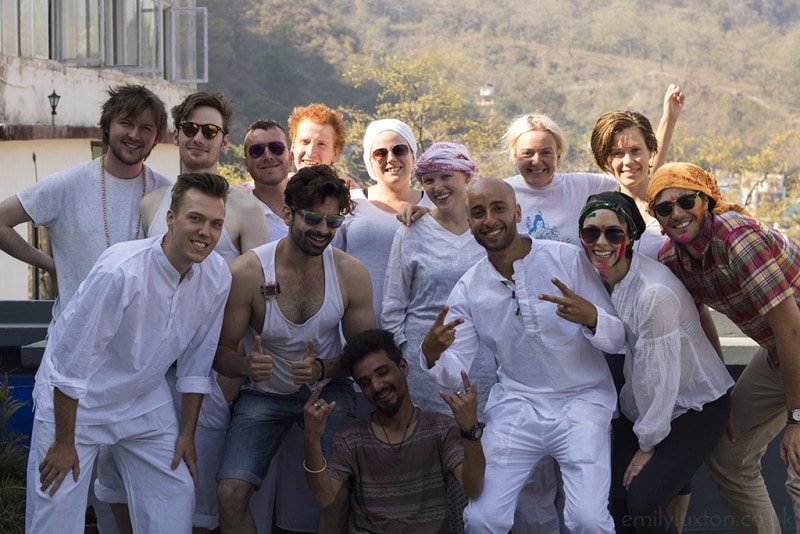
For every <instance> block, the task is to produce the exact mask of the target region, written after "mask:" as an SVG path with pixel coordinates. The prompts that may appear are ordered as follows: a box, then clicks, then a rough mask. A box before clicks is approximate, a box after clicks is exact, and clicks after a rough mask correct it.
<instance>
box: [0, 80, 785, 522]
mask: <svg viewBox="0 0 800 534" xmlns="http://www.w3.org/2000/svg"><path fill="white" fill-rule="evenodd" d="M683 103H684V97H683V93H682V92H681V91H680V88H678V87H676V86H670V87H669V88H668V90H667V92H666V94H665V98H664V106H663V109H664V113H663V116H662V120H661V122H660V124H659V126H658V128H657V129H656V130H655V131H654V130H653V128H652V126H651V124H650V122H649V121H648V119H647V118H646V117H644V116H643V115H641V114H640V113H637V112H631V111H613V112H609V113H606V114H604V115H602V116H601V117H600V118H599V119H598V120H597V122H596V124H595V127H594V129H593V132H592V135H591V147H592V151H593V154H594V157H595V160H596V162H597V164H598V166H599V167H600V169H602V171H604V172H606V173H608V174H592V173H566V174H564V173H558V172H557V166H558V162H559V160H560V159H561V158H562V157H563V156H564V155H565V153H566V151H567V146H566V143H565V140H564V136H563V134H562V133H561V130H560V129H559V127H558V125H557V124H556V123H555V122H554V121H553V120H552V119H550V118H549V117H547V116H545V115H541V114H528V115H523V116H521V117H518V118H517V119H515V120H514V121H513V122H512V124H511V125H510V127H509V129H508V131H507V133H506V135H505V137H504V143H505V144H506V147H507V149H508V152H509V155H510V157H511V161H512V162H514V164H515V165H516V168H517V171H518V174H517V175H515V176H512V177H510V178H507V179H505V180H500V179H497V178H491V177H483V178H480V179H478V169H477V167H476V164H475V162H474V161H473V160H472V158H471V157H470V156H469V153H468V150H467V148H466V147H465V146H464V145H462V144H460V143H457V142H454V141H444V142H437V143H434V144H432V145H431V146H430V147H429V148H428V149H427V150H426V151H424V153H422V154H419V155H418V145H417V141H416V139H415V138H414V135H413V133H412V131H411V129H410V128H409V126H408V125H407V124H405V123H403V122H402V121H399V120H396V119H381V120H376V121H374V122H372V123H371V124H370V125H369V126H368V128H367V130H366V134H365V137H364V144H363V150H364V164H365V166H366V170H367V172H368V174H369V176H370V178H371V179H372V180H373V181H374V184H372V185H370V186H369V187H367V188H365V189H363V190H361V189H351V188H350V186H349V185H348V182H347V181H346V180H345V179H343V178H344V177H342V176H340V175H339V174H338V173H337V172H336V170H335V167H334V164H335V161H336V159H337V157H338V155H339V154H340V153H341V152H342V150H343V149H344V146H345V127H344V122H343V120H342V118H341V115H339V114H338V113H336V112H335V111H333V110H331V109H330V108H328V107H327V106H325V105H323V104H311V105H309V106H303V107H298V108H295V110H294V111H293V113H292V115H291V116H290V117H289V119H288V125H289V129H288V131H287V130H286V129H285V128H284V127H283V126H281V124H280V123H279V122H277V121H274V120H258V121H256V122H254V123H252V124H251V125H250V126H249V127H248V129H247V131H246V133H245V137H244V156H243V165H244V167H245V169H246V170H247V172H248V173H249V174H250V176H251V178H252V179H253V188H252V191H250V192H243V191H242V190H239V189H237V188H233V187H230V186H229V185H228V184H227V182H226V181H225V180H224V179H223V178H222V177H220V176H219V175H218V174H217V164H218V160H219V156H220V153H221V152H222V151H224V150H225V149H226V147H227V143H228V134H229V128H230V124H231V122H232V116H233V111H232V107H231V103H230V102H229V101H228V100H227V99H225V98H224V97H223V96H222V95H218V94H209V93H204V92H199V93H194V94H191V95H189V96H188V97H186V99H184V101H183V102H182V103H181V104H180V105H178V106H176V107H175V108H173V109H172V119H173V127H174V142H175V143H176V145H177V146H178V150H179V154H180V161H181V174H180V175H179V176H178V177H177V180H176V182H175V183H174V184H173V183H172V181H171V180H169V179H167V178H166V177H164V176H162V175H159V174H158V173H155V172H153V171H152V170H151V169H148V168H147V166H146V165H145V164H144V161H145V160H146V158H147V156H148V155H149V154H150V151H151V150H152V149H153V147H154V146H155V144H156V143H157V142H158V141H159V140H160V139H162V138H164V137H165V136H166V129H167V128H166V127H167V121H168V119H167V114H166V110H165V107H164V104H163V102H162V101H161V100H160V99H159V98H158V97H157V96H156V95H155V94H153V93H152V92H151V91H150V90H149V89H147V88H145V87H142V86H134V85H126V86H120V87H116V88H112V89H111V90H110V91H109V100H108V101H107V102H106V103H105V104H104V106H103V110H102V115H101V120H100V126H101V129H102V131H103V141H104V146H105V147H106V152H105V154H104V155H103V156H101V157H100V158H98V159H97V160H94V161H92V162H89V163H87V164H83V165H79V166H76V167H73V168H71V169H67V170H65V171H62V172H60V173H56V174H55V175H53V176H51V177H48V178H47V179H45V180H43V181H41V182H39V183H37V184H36V185H34V186H32V187H30V188H28V189H26V190H24V191H22V192H20V193H18V194H17V195H14V196H12V197H9V198H8V199H6V200H4V201H3V202H2V203H0V248H2V249H3V250H4V251H5V252H7V253H8V254H11V255H13V256H14V257H16V258H18V259H20V260H22V261H25V262H28V263H30V264H32V265H34V266H36V267H38V268H41V269H44V270H46V271H47V272H48V273H50V275H51V276H52V278H53V280H54V281H56V282H57V284H58V289H59V298H58V300H57V302H56V305H55V307H54V310H53V318H54V320H53V323H52V326H51V328H50V332H49V335H48V341H47V348H46V351H45V355H44V357H43V361H42V364H41V366H40V369H39V372H38V374H37V377H36V386H35V390H34V401H35V421H34V430H33V436H32V442H31V453H30V458H29V464H28V503H27V504H28V505H27V517H26V528H27V531H29V532H45V531H48V530H52V531H55V530H58V531H65V532H82V531H83V510H84V509H85V507H86V503H87V499H88V498H89V496H91V497H92V499H93V500H92V503H93V505H95V507H96V509H102V507H101V504H100V503H110V504H111V509H112V510H113V514H111V515H113V520H110V516H109V518H107V523H106V525H105V528H104V531H109V532H113V531H115V530H119V531H121V532H128V531H132V532H165V533H166V532H169V533H171V534H174V533H175V532H189V531H192V530H194V531H196V532H204V531H212V530H214V529H217V528H219V530H220V531H221V532H235V533H246V532H262V533H263V532H269V529H270V527H271V525H272V521H273V512H272V503H274V502H277V503H278V505H277V506H278V510H276V511H275V516H276V517H278V516H280V513H281V512H280V509H281V508H284V509H286V510H289V511H288V512H285V513H286V514H287V515H288V516H292V521H290V525H287V526H286V527H285V528H291V529H292V530H306V531H314V530H318V531H319V532H464V531H466V532H481V533H482V532H503V533H505V532H509V531H513V532H560V531H566V532H592V533H595V532H680V530H681V528H682V524H683V520H684V517H685V515H686V508H687V505H688V498H689V497H688V496H689V494H690V490H691V478H692V476H693V474H694V473H695V471H696V470H697V469H698V468H699V466H700V465H701V464H702V463H703V462H704V461H707V463H708V466H709V470H710V473H711V475H712V477H713V479H714V481H715V482H716V484H717V486H718V488H719V491H720V496H721V498H722V500H723V503H724V504H725V506H726V509H727V510H728V512H729V513H730V514H731V516H732V518H733V521H734V524H735V525H736V528H737V530H739V531H741V532H776V531H778V530H779V526H778V519H777V516H776V514H775V511H774V509H773V507H772V505H771V503H770V501H769V496H768V495H767V493H766V489H765V486H764V481H763V478H762V477H761V476H760V458H761V456H762V455H763V454H764V453H765V450H766V446H767V444H768V443H769V441H771V440H772V439H773V438H774V437H775V436H776V435H777V434H778V433H779V432H780V431H781V430H782V429H783V428H784V427H785V428H786V431H785V434H784V437H783V440H782V443H781V458H782V459H783V460H784V462H785V463H786V464H787V474H788V481H787V490H788V491H789V493H790V495H791V497H792V500H793V503H795V508H796V510H797V511H798V512H800V481H799V480H798V471H800V435H798V432H800V391H798V384H800V353H798V352H799V351H800V339H798V336H800V310H799V309H798V289H800V258H798V250H797V244H796V243H794V242H793V241H792V240H791V239H789V238H787V237H785V236H783V235H781V234H780V233H779V232H777V231H775V230H773V229H771V228H769V227H766V226H764V225H762V224H761V223H759V222H758V221H757V220H755V219H753V218H751V217H750V216H749V215H748V214H747V213H746V212H745V211H744V209H743V208H741V207H739V206H737V205H735V204H728V203H726V201H725V200H724V199H723V197H722V195H721V193H720V190H719V187H718V186H717V184H716V181H715V179H714V177H713V176H712V175H710V174H709V173H707V172H705V171H703V170H702V169H700V168H699V167H697V166H695V165H692V164H689V163H668V164H665V160H666V153H667V148H668V146H669V143H670V140H671V138H672V135H673V131H674V128H675V124H676V122H677V120H678V117H679V115H680V113H681V110H682V108H683ZM292 167H294V172H292ZM415 185H418V186H419V188H417V187H414V186H415ZM27 221H32V222H34V223H35V224H37V225H40V226H44V227H46V228H47V229H48V235H49V239H50V242H51V245H52V251H53V256H52V257H50V256H49V255H47V254H44V253H43V252H41V251H39V250H36V249H35V248H33V247H32V246H31V245H29V244H28V243H27V242H26V241H25V240H24V239H23V238H22V237H21V236H20V235H19V234H17V233H16V232H15V231H14V229H13V227H14V226H16V225H17V224H20V223H23V222H27ZM709 307H711V308H714V309H715V310H717V311H719V312H721V313H724V314H726V315H728V316H729V317H730V318H731V319H732V320H733V321H734V322H735V323H736V324H737V325H739V326H740V328H741V329H742V330H743V331H744V332H745V333H746V334H747V335H748V336H750V337H752V338H753V339H754V340H755V341H756V342H757V343H758V344H759V347H760V348H759V352H758V354H756V355H755V356H754V357H753V360H752V361H751V363H750V364H749V365H748V366H747V369H746V370H745V372H744V374H743V375H742V377H741V378H740V379H739V381H738V382H737V384H736V385H735V387H734V382H733V380H732V379H731V377H730V375H729V374H728V372H727V370H726V368H725V365H724V362H723V360H722V351H721V347H720V343H719V339H718V337H717V334H716V331H715V329H714V325H713V321H712V320H711V315H710V312H709ZM784 415H786V416H787V417H786V419H784ZM265 480H266V483H265ZM287 488H292V489H293V491H292V494H291V496H290V497H288V498H286V499H284V500H285V501H287V503H288V504H281V502H282V499H281V491H285V490H286V489H287ZM299 490H302V491H300V492H299V493H298V491H299ZM276 495H277V501H276ZM313 501H315V502H316V505H315V504H314V503H313ZM265 503H268V504H265ZM265 510H268V511H267V512H265ZM278 523H280V520H279V521H278ZM282 526H283V525H282ZM101 529H103V526H102V525H101Z"/></svg>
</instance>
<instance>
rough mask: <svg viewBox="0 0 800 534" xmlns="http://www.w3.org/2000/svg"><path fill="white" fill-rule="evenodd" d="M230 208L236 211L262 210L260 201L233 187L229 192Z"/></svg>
mask: <svg viewBox="0 0 800 534" xmlns="http://www.w3.org/2000/svg"><path fill="white" fill-rule="evenodd" d="M228 206H230V207H231V208H233V209H234V210H237V211H238V210H252V209H261V206H259V204H258V201H257V200H256V199H255V197H253V195H251V194H249V193H245V192H244V191H242V190H241V189H239V188H236V187H231V188H230V189H229V190H228Z"/></svg>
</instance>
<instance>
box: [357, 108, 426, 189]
mask: <svg viewBox="0 0 800 534" xmlns="http://www.w3.org/2000/svg"><path fill="white" fill-rule="evenodd" d="M387 130H388V131H390V132H394V133H396V134H398V135H400V136H401V137H402V138H403V139H404V140H405V142H406V143H407V144H408V146H409V147H410V148H411V152H413V153H414V157H415V158H416V156H417V140H416V139H414V134H413V133H411V128H409V126H408V124H406V123H404V122H403V121H399V120H397V119H381V120H377V121H372V122H371V123H370V124H369V126H367V131H366V132H365V133H364V165H365V166H366V167H367V173H369V177H370V178H372V179H373V180H375V181H378V178H377V177H376V176H375V171H373V170H372V143H374V142H375V138H376V137H378V134H380V133H381V132H385V131H387Z"/></svg>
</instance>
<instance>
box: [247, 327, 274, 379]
mask: <svg viewBox="0 0 800 534" xmlns="http://www.w3.org/2000/svg"><path fill="white" fill-rule="evenodd" d="M247 363H248V365H247V376H249V377H250V379H251V380H252V381H253V382H262V381H264V380H269V379H270V378H272V356H270V355H269V354H264V351H263V350H262V349H261V336H256V340H255V345H254V346H253V352H251V353H250V358H248V362H247Z"/></svg>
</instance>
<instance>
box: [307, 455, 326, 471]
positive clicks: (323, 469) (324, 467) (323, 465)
mask: <svg viewBox="0 0 800 534" xmlns="http://www.w3.org/2000/svg"><path fill="white" fill-rule="evenodd" d="M327 468H328V460H326V459H325V458H323V459H322V469H320V470H319V471H313V470H311V469H309V468H308V466H307V465H306V461H305V459H304V460H303V469H305V470H306V473H311V474H312V475H318V474H320V473H322V472H323V471H325V469H327Z"/></svg>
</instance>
